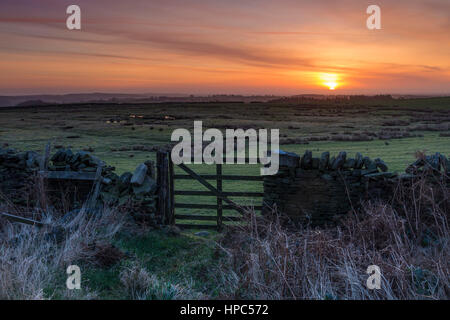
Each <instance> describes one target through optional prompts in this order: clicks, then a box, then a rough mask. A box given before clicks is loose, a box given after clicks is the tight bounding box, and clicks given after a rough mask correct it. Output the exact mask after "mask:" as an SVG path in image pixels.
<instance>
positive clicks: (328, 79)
mask: <svg viewBox="0 0 450 320" xmlns="http://www.w3.org/2000/svg"><path fill="white" fill-rule="evenodd" d="M319 82H320V84H321V85H324V86H326V87H328V89H329V90H336V88H337V87H338V86H340V82H339V76H338V75H337V74H335V73H321V74H320V75H319Z"/></svg>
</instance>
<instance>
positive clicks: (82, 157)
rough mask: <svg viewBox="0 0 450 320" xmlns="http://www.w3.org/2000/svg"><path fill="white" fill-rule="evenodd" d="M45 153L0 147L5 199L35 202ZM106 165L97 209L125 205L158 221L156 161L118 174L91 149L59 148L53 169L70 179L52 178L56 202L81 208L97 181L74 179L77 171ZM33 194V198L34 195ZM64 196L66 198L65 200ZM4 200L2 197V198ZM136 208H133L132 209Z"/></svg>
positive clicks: (0, 178) (49, 187)
mask: <svg viewBox="0 0 450 320" xmlns="http://www.w3.org/2000/svg"><path fill="white" fill-rule="evenodd" d="M41 162H42V156H41V155H39V154H37V153H36V152H31V151H29V152H17V151H16V150H14V149H1V148H0V195H2V196H3V198H4V200H6V199H7V201H12V202H13V203H14V204H15V205H18V206H29V205H33V204H32V203H30V202H32V201H33V194H32V193H33V192H35V190H34V189H33V184H34V183H35V181H36V179H35V178H36V177H37V175H38V172H39V171H40V166H41ZM99 165H101V166H102V172H101V177H100V181H101V187H100V192H99V196H98V199H97V203H94V205H93V208H94V209H95V208H97V209H100V208H101V207H102V206H103V205H105V204H108V205H110V206H114V207H118V208H123V209H124V211H127V212H132V213H133V215H135V217H136V218H139V219H145V220H152V222H155V223H156V222H157V220H158V219H157V212H156V211H157V195H156V189H157V186H156V181H155V169H154V164H153V162H152V161H147V162H146V163H143V164H141V165H139V166H138V167H137V168H136V170H135V172H134V173H130V172H126V173H124V174H122V175H120V176H119V175H117V174H116V173H115V172H114V171H115V168H114V167H111V166H108V165H105V164H104V163H103V162H102V161H101V160H100V159H98V158H97V157H95V156H93V155H91V154H90V153H88V152H84V151H80V152H76V153H74V152H72V151H71V150H70V149H59V150H58V151H57V152H56V153H55V154H54V155H53V156H52V157H51V158H50V163H49V166H48V171H49V172H60V173H62V175H60V177H64V173H67V179H64V178H60V179H57V180H51V179H49V180H48V183H47V190H49V191H50V192H49V196H50V198H51V200H53V203H54V204H55V205H56V204H57V203H59V202H61V200H67V201H68V202H69V203H70V205H69V206H68V207H67V209H69V210H73V209H77V208H80V207H81V206H82V205H83V203H84V201H85V200H87V198H88V195H89V194H91V192H92V190H93V181H85V180H84V181H83V180H77V179H72V178H71V177H73V173H91V174H95V173H96V171H97V168H98V167H99ZM30 196H31V197H30ZM62 198H64V199H62ZM0 202H1V198H0ZM130 209H132V210H130Z"/></svg>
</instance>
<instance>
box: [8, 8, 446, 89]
mask: <svg viewBox="0 0 450 320" xmlns="http://www.w3.org/2000/svg"><path fill="white" fill-rule="evenodd" d="M71 4H77V5H79V6H80V7H81V14H82V30H81V31H77V30H74V31H70V30H68V29H67V28H66V18H67V16H68V15H67V14H66V8H67V7H68V6H69V5H71ZM371 4H377V5H379V6H380V7H381V16H382V30H368V29H367V27H366V19H367V17H368V15H367V14H366V8H367V6H368V5H371ZM0 39H1V41H0V71H1V72H0V95H19V94H42V93H75V92H116V93H118V92H124V93H149V92H158V93H192V94H212V93H226V94H231V93H237V94H302V93H325V94H326V93H331V92H332V93H336V94H348V93H350V94H356V93H358V94H359V93H363V94H376V93H405V94H408V93H409V94H450V1H449V0H421V1H419V0H374V1H364V0H339V1H336V0H315V1H310V0H308V1H306V0H304V1H302V0H276V1H275V0H271V1H266V0H221V1H218V0H164V1H159V0H127V1H119V0H108V1H106V0H71V1H64V0H42V1H36V0H27V1H25V0H1V3H0ZM330 83H331V84H330ZM333 83H335V84H337V85H336V88H335V90H334V91H330V90H329V88H330V87H333ZM327 84H328V85H327Z"/></svg>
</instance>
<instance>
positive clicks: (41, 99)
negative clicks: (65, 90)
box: [0, 93, 280, 107]
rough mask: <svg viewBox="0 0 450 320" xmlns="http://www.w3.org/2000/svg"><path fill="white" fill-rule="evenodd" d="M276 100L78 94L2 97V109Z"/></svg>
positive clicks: (265, 98)
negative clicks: (55, 105)
mask: <svg viewBox="0 0 450 320" xmlns="http://www.w3.org/2000/svg"><path fill="white" fill-rule="evenodd" d="M274 98H280V97H277V96H241V95H209V96H194V95H187V94H176V93H170V94H163V93H149V94H123V93H76V94H65V95H27V96H0V107H16V106H17V107H24V106H42V105H48V104H73V103H155V102H266V101H269V100H272V99H274Z"/></svg>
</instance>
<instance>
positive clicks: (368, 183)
mask: <svg viewBox="0 0 450 320" xmlns="http://www.w3.org/2000/svg"><path fill="white" fill-rule="evenodd" d="M441 170H442V171H445V172H449V170H450V162H449V159H448V158H446V157H445V156H443V155H441V154H436V155H434V156H429V157H426V158H425V159H420V160H417V161H416V162H415V163H414V164H413V165H411V166H409V167H408V168H407V170H406V171H407V174H404V175H398V174H397V173H392V172H389V170H388V166H387V165H386V163H385V162H384V161H383V160H381V159H380V158H377V159H374V160H372V159H370V158H369V157H365V156H363V155H362V154H361V153H356V155H355V156H354V157H351V156H349V155H348V154H347V153H346V152H345V151H342V152H340V153H339V154H338V155H336V156H331V155H330V153H329V152H324V153H322V154H321V156H320V157H313V154H312V152H311V151H306V152H305V154H304V155H303V156H302V157H300V156H299V155H297V154H295V153H287V152H283V151H280V170H279V172H278V174H276V175H273V176H266V177H265V178H264V205H265V206H264V210H263V214H265V215H269V214H271V213H272V210H273V208H274V207H276V209H277V211H278V212H281V213H283V214H284V215H286V216H287V217H289V218H290V220H291V221H293V222H297V223H311V224H313V225H322V224H327V223H335V222H336V221H338V220H339V218H340V217H342V216H343V215H344V214H346V213H347V212H349V211H350V210H352V208H355V207H357V206H358V205H359V204H360V203H361V200H368V199H385V200H388V199H389V197H390V196H392V194H393V191H394V188H395V187H396V186H397V185H398V183H399V182H402V181H409V180H411V179H414V178H415V177H416V176H417V175H418V174H419V173H424V172H425V173H429V174H433V172H434V173H437V172H440V171H441ZM447 177H448V175H447ZM447 183H448V181H447Z"/></svg>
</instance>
